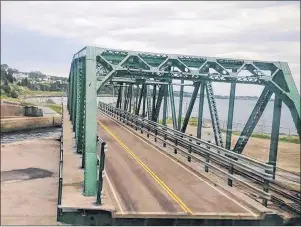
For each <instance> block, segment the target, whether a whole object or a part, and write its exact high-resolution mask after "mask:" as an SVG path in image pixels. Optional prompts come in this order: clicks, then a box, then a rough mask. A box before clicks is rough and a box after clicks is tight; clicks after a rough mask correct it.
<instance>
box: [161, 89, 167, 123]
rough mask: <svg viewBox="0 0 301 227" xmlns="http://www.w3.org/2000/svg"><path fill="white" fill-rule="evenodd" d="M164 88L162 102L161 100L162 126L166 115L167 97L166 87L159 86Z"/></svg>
mask: <svg viewBox="0 0 301 227" xmlns="http://www.w3.org/2000/svg"><path fill="white" fill-rule="evenodd" d="M161 86H164V100H163V118H162V124H163V125H166V114H167V96H168V87H167V86H168V85H161Z"/></svg>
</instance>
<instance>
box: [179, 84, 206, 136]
mask: <svg viewBox="0 0 301 227" xmlns="http://www.w3.org/2000/svg"><path fill="white" fill-rule="evenodd" d="M200 84H201V83H200V82H197V83H195V84H194V90H193V93H192V96H191V99H190V102H189V106H188V109H187V112H186V115H185V118H184V121H183V125H182V128H181V132H186V128H187V125H188V122H189V118H190V115H191V112H192V109H193V106H194V103H195V100H196V98H197V95H198V91H199V88H200Z"/></svg>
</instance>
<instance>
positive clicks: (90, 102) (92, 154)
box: [84, 47, 97, 196]
mask: <svg viewBox="0 0 301 227" xmlns="http://www.w3.org/2000/svg"><path fill="white" fill-rule="evenodd" d="M96 82H97V80H96V49H95V48H94V47H87V48H86V84H85V88H86V89H85V90H86V110H85V115H86V116H85V177H84V195H85V196H95V195H96V189H97V154H96V143H97V141H96V140H97V135H96V134H97V122H96V112H97V111H96V108H97V106H96V97H97V92H96V84H97V83H96Z"/></svg>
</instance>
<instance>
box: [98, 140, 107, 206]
mask: <svg viewBox="0 0 301 227" xmlns="http://www.w3.org/2000/svg"><path fill="white" fill-rule="evenodd" d="M105 146H106V143H105V142H102V143H101V147H100V161H99V172H98V187H97V196H96V204H97V205H101V203H102V201H101V191H102V186H103V178H102V173H103V170H104V166H105Z"/></svg>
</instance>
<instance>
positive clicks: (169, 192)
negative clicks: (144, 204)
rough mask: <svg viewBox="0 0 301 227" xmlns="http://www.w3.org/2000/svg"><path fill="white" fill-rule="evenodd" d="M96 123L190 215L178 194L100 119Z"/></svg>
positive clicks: (190, 212)
mask: <svg viewBox="0 0 301 227" xmlns="http://www.w3.org/2000/svg"><path fill="white" fill-rule="evenodd" d="M98 123H99V124H100V125H101V126H102V127H103V128H104V129H105V130H106V131H107V132H108V133H109V134H110V135H111V136H112V137H113V138H114V139H115V140H116V141H117V142H118V143H119V145H120V146H122V147H123V148H124V149H125V150H126V151H127V152H128V153H129V154H130V155H131V156H132V158H134V159H135V160H136V161H137V162H138V163H139V164H140V165H141V166H142V168H143V169H144V170H145V171H146V172H148V173H149V174H150V175H151V176H152V177H153V179H155V180H156V181H157V183H158V184H159V185H160V186H161V187H162V188H163V189H164V190H165V191H166V192H167V193H168V195H169V196H170V197H171V198H172V199H173V200H174V201H175V202H176V203H178V204H179V205H180V207H181V208H182V209H183V210H184V211H185V212H187V213H188V214H190V215H192V211H191V210H190V209H189V208H188V207H187V205H186V204H185V203H184V202H183V201H182V200H181V199H180V198H179V197H178V196H176V195H175V193H174V192H173V191H172V190H171V189H170V188H169V187H168V186H167V185H166V184H165V183H164V182H163V181H162V180H161V179H160V178H159V177H158V176H157V175H156V174H155V173H154V172H153V171H151V170H150V169H149V168H148V167H147V166H146V164H145V163H143V162H142V161H141V160H140V159H139V158H138V157H137V156H136V155H135V154H134V153H133V152H132V151H131V150H130V149H129V148H128V147H127V146H126V145H125V144H124V143H123V142H122V141H121V140H120V139H119V138H118V137H117V136H116V135H115V134H114V133H113V132H111V131H110V130H109V128H108V127H107V126H105V125H104V124H102V123H101V122H100V121H98Z"/></svg>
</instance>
